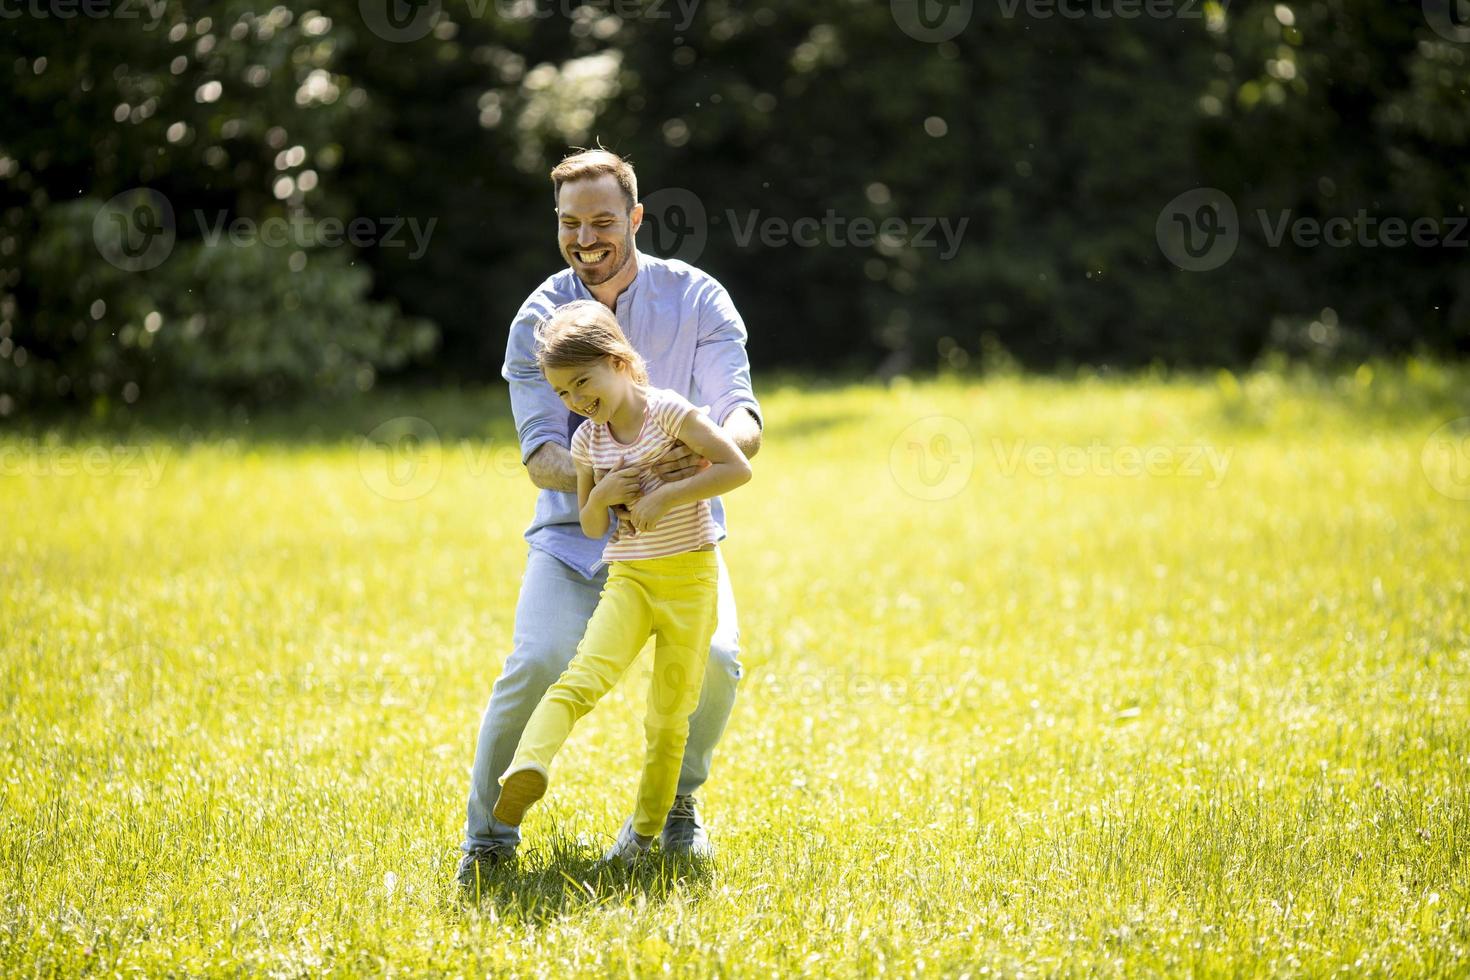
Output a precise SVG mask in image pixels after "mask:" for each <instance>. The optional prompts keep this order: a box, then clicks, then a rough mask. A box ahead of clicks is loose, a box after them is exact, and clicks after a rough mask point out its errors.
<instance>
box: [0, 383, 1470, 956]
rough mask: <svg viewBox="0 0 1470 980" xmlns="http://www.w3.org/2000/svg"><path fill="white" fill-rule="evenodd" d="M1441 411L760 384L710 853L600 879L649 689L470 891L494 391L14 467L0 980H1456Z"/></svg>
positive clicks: (1456, 815)
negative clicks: (734, 661) (1346, 976)
mask: <svg viewBox="0 0 1470 980" xmlns="http://www.w3.org/2000/svg"><path fill="white" fill-rule="evenodd" d="M1467 381H1470V378H1467V376H1466V375H1465V374H1464V373H1463V372H1455V371H1451V370H1449V369H1446V368H1443V367H1437V366H1434V365H1426V364H1422V363H1412V364H1410V365H1409V366H1408V367H1407V368H1402V369H1398V368H1392V369H1388V368H1382V367H1380V368H1378V369H1377V371H1376V374H1375V372H1374V371H1372V370H1369V371H1368V372H1367V374H1366V376H1365V375H1364V373H1363V372H1362V371H1360V372H1358V373H1357V374H1348V375H1346V376H1344V377H1342V378H1336V377H1320V376H1315V375H1308V374H1286V373H1276V372H1258V373H1255V374H1251V375H1247V376H1243V377H1236V376H1233V375H1228V374H1221V375H1220V376H1218V377H1217V376H1210V377H1205V378H1200V379H1194V380H1175V381H1166V380H1155V381H1141V380H1138V379H1131V380H1128V381H1108V380H1102V379H1080V380H1077V381H1072V382H1061V381H1055V380H1030V379H1016V378H997V379H994V380H992V381H986V382H976V381H959V380H947V381H935V382H927V383H919V384H910V383H906V382H905V383H899V384H897V385H894V386H892V387H888V388H878V387H871V386H841V385H837V386H832V385H828V386H818V387H813V388H811V389H809V390H808V389H804V388H803V387H802V386H801V383H800V382H799V381H798V380H796V379H792V380H790V381H779V382H776V383H775V384H773V385H772V386H771V387H769V388H767V389H764V390H763V391H762V400H763V405H764V408H765V411H766V415H767V419H768V429H767V434H766V442H765V448H764V449H763V450H762V452H761V454H760V455H759V457H758V458H757V459H756V461H755V467H756V478H755V480H754V482H752V483H751V484H750V486H749V487H747V488H744V489H742V490H740V491H739V492H737V493H736V494H733V495H731V497H730V498H729V500H728V501H727V505H728V509H729V512H730V520H731V524H732V537H731V539H730V540H729V541H728V542H727V544H726V555H727V558H728V560H729V564H730V567H731V572H732V575H733V577H734V581H735V587H736V593H737V596H738V598H739V602H740V615H741V630H742V635H743V643H744V647H745V653H744V662H745V666H746V677H745V680H744V682H743V687H742V695H741V699H740V701H739V703H738V704H737V707H736V711H735V715H734V717H733V719H732V721H731V725H730V728H729V731H728V732H727V734H726V736H725V739H724V741H723V742H722V743H721V746H720V750H719V753H718V755H717V758H716V767H715V771H714V776H713V779H712V781H711V783H710V784H709V786H708V787H706V790H705V792H704V793H703V794H702V797H703V803H704V808H705V811H706V813H707V816H708V819H709V821H710V823H711V826H712V831H713V834H714V838H715V842H716V845H717V847H718V848H719V855H718V859H717V861H716V862H715V864H714V865H713V866H712V867H687V866H685V867H681V866H676V865H668V866H665V865H662V864H658V863H655V864H652V865H650V866H649V867H647V868H644V869H642V870H641V871H639V872H637V873H636V874H634V875H632V876H631V877H630V876H627V875H604V876H599V875H598V874H597V873H595V872H594V871H593V870H592V861H593V860H594V859H595V858H596V857H597V855H598V853H599V852H600V847H601V846H602V845H603V844H604V843H605V842H606V841H607V840H608V839H609V838H610V836H611V835H612V834H613V833H614V832H615V831H616V829H617V827H618V825H619V823H620V822H621V820H622V818H623V817H624V816H625V815H626V814H627V813H628V812H629V807H630V806H631V801H632V798H633V795H634V789H635V785H636V780H637V776H638V765H639V760H640V759H641V754H642V733H641V725H640V723H639V719H640V718H641V702H642V697H643V688H644V683H645V679H646V671H647V660H646V659H645V660H643V661H640V662H639V664H638V665H637V666H635V668H634V670H633V671H632V672H630V675H629V679H628V680H627V681H625V683H623V684H621V685H619V687H618V688H617V689H616V690H615V691H614V693H613V695H611V696H610V698H609V700H608V703H607V704H606V705H605V707H603V708H601V709H599V710H598V711H596V712H594V713H593V714H592V715H590V716H589V717H588V718H587V720H586V721H585V722H584V723H583V724H582V725H581V726H580V727H579V728H578V731H577V733H576V734H575V735H574V736H573V739H572V741H571V742H570V743H569V744H568V747H567V750H566V752H565V753H564V755H563V756H562V757H561V758H560V759H559V760H558V769H557V773H556V778H555V779H554V781H553V784H552V790H551V793H550V795H549V796H548V797H547V800H546V802H545V804H543V805H542V806H541V807H539V808H538V809H537V810H536V811H533V813H532V815H531V817H530V818H529V819H528V821H527V825H526V828H525V829H526V832H527V841H526V846H525V847H523V848H522V852H523V856H522V861H521V863H520V866H519V867H518V868H516V869H514V870H510V871H505V872H499V871H498V872H496V874H495V875H494V876H493V877H492V880H490V881H488V882H486V888H485V893H486V897H485V898H484V900H483V901H482V902H480V903H478V904H475V903H469V904H465V903H463V902H461V901H460V900H459V899H458V898H457V896H456V893H455V890H454V889H453V887H452V885H451V877H452V874H453V868H454V861H455V858H456V856H457V852H456V848H457V845H458V843H459V839H460V837H459V835H460V830H461V826H462V822H463V807H464V798H465V790H466V774H467V770H468V767H469V765H470V761H471V754H472V751H473V739H474V734H475V732H476V730H477V728H478V724H479V718H480V711H481V709H482V708H483V706H484V703H485V701H486V699H487V698H488V696H489V693H490V686H491V684H492V683H493V681H494V679H495V677H496V675H497V673H498V670H499V667H500V664H501V662H502V660H503V658H504V656H505V655H506V653H507V651H508V649H509V640H510V632H511V625H512V623H511V617H512V612H513V609H514V603H515V597H516V590H517V586H518V580H519V576H520V571H521V568H522V565H523V562H524V558H525V547H524V542H523V540H522V539H521V532H522V530H523V528H524V525H525V523H526V521H527V520H528V518H529V516H530V512H531V506H532V498H533V491H532V488H531V486H530V484H529V483H528V482H527V481H526V480H525V478H524V476H523V474H522V472H521V470H520V467H519V464H518V462H517V457H516V455H515V451H514V446H513V444H512V443H511V442H510V436H511V431H510V428H509V425H508V420H507V416H508V412H507V409H506V406H505V402H504V398H503V395H502V394H501V393H500V392H498V391H494V390H492V391H488V392H468V393H459V394H437V395H428V394H426V395H423V396H416V395H413V394H403V393H399V394H388V395H384V396H378V397H374V398H369V399H364V400H362V401H360V402H355V403H352V404H350V405H344V406H338V407H337V408H336V409H334V410H333V411H330V412H325V413H322V414H320V415H317V414H313V413H311V412H309V411H307V410H295V411H286V412H280V413H276V414H274V415H268V416H263V417H261V418H257V419H254V420H251V421H250V422H249V423H248V424H247V423H245V422H244V421H243V420H242V419H240V418H235V419H230V418H228V417H225V418H223V419H221V420H219V421H217V422H210V421H208V420H199V419H193V420H191V421H190V426H189V427H188V428H183V429H182V430H181V427H180V424H179V423H177V422H174V423H173V424H166V423H164V422H160V421H157V420H146V422H145V421H136V422H132V423H128V424H126V425H121V426H116V427H113V428H110V429H105V428H96V427H94V428H92V429H87V428H85V427H83V428H78V429H74V430H68V431H56V432H46V431H32V432H30V433H29V434H21V433H12V434H9V435H4V436H0V500H3V502H4V514H5V521H6V531H7V533H6V544H5V547H4V549H3V551H0V699H3V702H4V709H5V710H4V715H3V719H0V746H3V749H4V754H5V756H6V758H7V759H8V760H11V761H10V764H9V765H8V766H7V767H6V768H7V774H6V775H5V777H4V780H3V782H0V963H3V964H5V972H6V973H7V974H11V973H24V974H43V973H45V974H49V973H51V972H53V971H57V972H63V973H68V974H70V973H76V972H97V973H112V972H128V971H143V972H146V973H148V974H155V975H156V974H159V973H162V972H166V971H178V972H187V973H217V972H227V971H228V972H234V971H236V970H238V969H245V970H252V971H256V970H258V971H270V972H278V973H283V974H299V973H316V972H319V971H327V972H339V973H359V972H367V971H372V972H381V971H383V970H385V969H389V968H391V969H394V970H396V971H404V972H410V973H440V972H446V971H447V972H451V973H456V974H459V973H464V974H471V973H483V972H487V971H493V972H496V973H500V972H506V971H510V972H515V973H520V974H527V975H541V976H555V977H559V976H564V975H567V974H569V973H609V974H612V973H616V974H620V975H625V974H627V973H629V972H630V971H632V972H636V973H640V974H646V973H657V972H660V971H662V970H663V969H664V968H665V967H667V968H669V969H672V970H675V971H679V972H684V971H687V972H691V973H697V974H707V973H712V972H719V973H725V974H740V975H748V976H765V975H768V974H770V973H772V972H774V971H779V972H781V973H783V974H806V975H812V976H822V975H829V974H833V973H838V974H852V973H863V974H872V973H878V972H894V973H900V974H908V973H916V972H921V971H922V972H931V973H944V974H961V973H965V972H969V973H972V974H975V973H979V972H981V971H983V970H985V969H987V968H988V969H990V970H992V971H995V970H998V971H1002V972H1006V973H1015V972H1020V973H1054V972H1101V973H1110V974H1119V975H1121V974H1130V975H1136V974H1138V973H1149V972H1157V971H1166V970H1167V971H1185V970H1189V971H1197V972H1202V973H1207V974H1232V975H1237V974H1246V975H1252V974H1263V973H1277V972H1287V973H1296V972H1300V973H1309V974H1323V973H1329V972H1332V971H1334V970H1339V969H1345V970H1348V971H1351V972H1353V973H1358V972H1383V973H1394V974H1424V973H1438V974H1461V975H1462V974H1463V973H1464V971H1465V970H1466V968H1467V962H1470V953H1467V944H1470V911H1467V910H1470V903H1467V895H1466V885H1465V880H1466V876H1465V869H1464V858H1465V852H1466V846H1467V839H1470V798H1467V796H1470V794H1467V767H1470V711H1467V700H1470V593H1467V584H1466V569H1467V568H1470V431H1467V429H1466V428H1464V427H1463V426H1464V423H1463V422H1457V421H1456V420H1464V419H1465V417H1466V416H1470V384H1467ZM369 433H371V434H372V438H371V439H367V440H364V438H363V436H364V435H367V434H369Z"/></svg>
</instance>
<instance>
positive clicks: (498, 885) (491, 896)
mask: <svg viewBox="0 0 1470 980" xmlns="http://www.w3.org/2000/svg"><path fill="white" fill-rule="evenodd" d="M599 856H600V855H599V853H598V852H596V851H593V850H589V849H588V848H587V847H586V846H583V845H578V844H576V843H575V842H573V841H571V840H569V839H565V838H561V839H556V840H553V841H552V842H550V844H549V845H548V846H545V847H543V848H541V849H540V850H539V851H537V852H536V853H533V854H529V855H526V856H525V857H522V858H521V859H520V860H518V861H516V862H513V863H511V864H508V865H499V866H497V867H494V868H491V869H489V871H488V873H487V874H485V875H484V877H482V878H481V879H480V882H479V885H478V888H476V889H475V890H474V891H469V890H464V891H458V894H457V908H458V909H459V910H460V911H462V912H464V911H479V912H488V911H490V910H492V909H493V910H494V912H495V913H496V914H497V915H498V916H499V917H500V918H502V919H512V920H520V921H524V922H528V923H533V924H537V925H546V924H549V923H551V922H553V921H555V920H557V919H560V918H562V917H564V916H567V915H571V914H575V913H577V912H582V911H589V910H592V909H596V908H604V907H611V906H617V905H628V904H638V903H639V899H640V898H642V899H643V900H644V901H646V902H648V903H657V902H664V901H668V900H669V899H671V898H674V897H675V896H678V897H679V899H680V900H681V901H684V902H688V901H691V900H692V901H697V900H698V899H699V898H701V897H702V896H703V895H704V894H705V892H707V891H708V890H709V888H710V886H711V884H712V883H713V881H714V877H715V866H714V861H713V860H711V859H707V858H693V857H685V856H675V855H670V854H664V853H663V852H661V851H660V850H659V848H658V846H657V845H655V846H654V849H653V852H652V853H651V854H649V855H648V856H647V857H645V858H644V859H643V860H642V861H640V862H639V863H638V864H636V865H635V866H633V867H632V868H622V867H607V866H603V865H600V864H599V860H598V858H599Z"/></svg>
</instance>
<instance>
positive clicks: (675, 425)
mask: <svg viewBox="0 0 1470 980" xmlns="http://www.w3.org/2000/svg"><path fill="white" fill-rule="evenodd" d="M653 399H654V401H653V405H652V406H650V407H651V409H652V412H653V420H654V421H655V422H657V423H658V427H659V428H660V429H663V430H664V434H665V435H667V436H668V437H669V438H670V439H677V438H679V426H681V425H683V424H684V417H685V416H686V415H688V414H689V413H690V412H695V411H699V409H697V408H696V407H695V406H694V404H693V403H692V402H690V401H689V399H687V398H685V397H684V396H683V395H681V394H679V393H678V392H677V391H672V390H670V389H667V388H663V389H659V390H657V391H656V392H655V393H654V395H653Z"/></svg>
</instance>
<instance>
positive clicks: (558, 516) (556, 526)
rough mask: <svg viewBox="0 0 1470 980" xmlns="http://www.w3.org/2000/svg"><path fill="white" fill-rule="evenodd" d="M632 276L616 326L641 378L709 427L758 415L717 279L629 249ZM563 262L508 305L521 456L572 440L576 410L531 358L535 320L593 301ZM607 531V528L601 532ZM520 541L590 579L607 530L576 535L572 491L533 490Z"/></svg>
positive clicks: (509, 360) (739, 326) (736, 320)
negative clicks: (633, 257)
mask: <svg viewBox="0 0 1470 980" xmlns="http://www.w3.org/2000/svg"><path fill="white" fill-rule="evenodd" d="M637 262H638V275H637V276H636V277H635V278H634V279H633V282H632V283H631V284H630V285H629V286H628V288H627V289H625V290H623V293H622V295H620V296H619V297H618V302H617V309H616V310H615V311H614V312H615V313H616V314H617V318H618V325H619V326H620V327H622V329H623V333H624V334H625V335H626V336H627V338H628V340H629V341H631V342H632V344H633V347H634V349H636V350H637V351H638V353H639V354H642V355H643V360H644V361H645V362H646V363H647V365H648V381H649V384H651V385H653V386H654V387H656V388H672V389H673V390H674V391H677V392H678V393H679V394H681V395H683V396H684V397H685V398H687V399H689V400H690V401H691V402H693V403H694V404H695V405H698V406H700V407H701V408H705V409H707V410H708V412H709V417H710V418H711V419H712V420H713V421H714V422H715V424H717V425H723V424H724V423H725V420H726V419H728V418H729V417H730V416H731V415H732V414H733V413H735V412H736V411H738V410H740V409H742V408H746V409H749V410H750V411H751V413H752V414H754V415H755V417H756V420H757V421H759V420H760V418H761V415H760V405H759V404H758V403H757V402H756V400H755V393H754V392H753V391H752V390H751V386H750V360H749V358H748V357H747V356H746V353H745V339H746V332H745V323H744V321H742V320H741V319H740V314H739V313H738V312H736V310H735V304H734V303H733V302H731V300H730V294H729V293H727V292H726V291H725V287H724V286H721V285H720V284H719V283H718V282H716V281H715V279H714V277H712V276H709V275H706V274H705V273H703V272H701V271H700V270H698V269H696V268H694V267H693V266H691V265H688V264H687V263H684V262H680V261H677V260H675V259H660V258H657V257H656V256H652V255H647V254H644V253H643V252H638V253H637ZM594 298H595V297H593V295H592V292H591V291H590V290H589V289H588V288H587V286H586V285H585V284H584V283H583V282H582V280H581V279H579V278H577V274H576V273H575V272H573V271H572V270H571V269H569V268H568V269H563V270H561V271H560V272H558V273H556V274H555V275H553V276H551V277H550V278H549V279H547V280H546V281H545V282H543V283H542V284H541V285H540V286H539V287H538V288H537V289H536V291H535V292H534V293H532V294H531V295H530V296H529V297H528V298H527V299H526V302H525V303H523V304H522V305H521V308H520V311H519V312H518V313H516V318H515V321H514V322H513V323H512V324H511V327H510V338H509V340H508V341H507V343H506V347H505V367H504V368H503V369H502V370H501V372H500V373H501V376H502V377H504V378H505V380H506V381H507V382H509V383H510V407H511V412H512V413H513V414H514V415H515V420H516V433H517V435H518V436H519V438H520V441H521V462H522V463H524V462H525V461H526V460H528V459H530V458H531V454H532V453H534V452H535V451H536V450H537V449H539V448H540V447H541V446H542V444H544V443H548V442H555V443H556V444H557V445H558V446H561V447H562V448H564V449H565V448H567V447H568V446H570V445H571V440H572V433H573V432H575V431H577V426H579V425H581V424H582V416H580V415H578V414H576V413H575V412H573V411H571V410H569V409H568V408H567V407H566V406H565V405H564V404H562V400H561V399H560V398H558V397H557V395H556V392H555V391H553V390H552V388H551V385H549V384H547V382H546V379H545V378H544V377H542V375H541V369H540V368H538V367H537V366H536V336H535V331H536V324H537V323H539V322H540V321H541V320H544V319H546V318H547V317H549V316H551V313H552V311H553V310H555V309H556V308H557V307H558V306H560V305H562V304H563V303H570V302H572V301H573V300H579V299H594ZM710 511H711V513H712V514H713V516H714V519H715V523H716V524H717V525H718V526H719V529H720V531H719V534H720V537H721V538H722V539H723V538H724V537H725V533H726V532H725V509H724V507H723V506H722V505H721V503H720V499H719V498H718V497H716V498H715V499H714V500H712V501H711V502H710ZM611 534H612V530H611V528H610V529H609V530H608V535H611ZM526 540H527V541H529V542H530V543H531V546H532V547H534V548H540V549H541V550H543V551H545V552H547V553H548V554H550V555H552V556H553V557H555V558H557V559H558V560H560V561H562V562H563V563H565V564H566V565H568V566H569V567H571V568H572V569H574V570H576V571H577V572H579V573H580V574H582V575H584V576H586V577H588V578H591V577H592V576H593V575H594V574H595V573H596V571H597V569H598V566H599V565H601V564H602V549H603V546H604V545H605V544H606V541H607V538H606V537H602V538H589V537H587V536H586V535H585V534H583V533H582V525H581V522H580V520H579V519H578V516H577V495H576V494H575V493H562V492H560V491H556V490H542V491H541V492H540V495H539V496H538V497H537V499H536V516H535V517H534V518H533V519H532V520H531V526H530V527H529V528H527V529H526Z"/></svg>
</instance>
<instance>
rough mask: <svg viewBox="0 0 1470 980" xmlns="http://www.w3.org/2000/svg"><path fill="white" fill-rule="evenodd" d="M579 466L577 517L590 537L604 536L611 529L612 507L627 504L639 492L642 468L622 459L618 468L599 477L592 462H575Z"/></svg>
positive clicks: (583, 531)
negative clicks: (639, 468)
mask: <svg viewBox="0 0 1470 980" xmlns="http://www.w3.org/2000/svg"><path fill="white" fill-rule="evenodd" d="M575 465H576V467H577V517H578V519H579V520H580V521H581V522H582V533H583V534H585V535H587V537H589V538H600V537H602V536H603V535H604V534H606V533H607V528H608V525H609V524H610V523H611V518H610V517H609V516H608V513H607V510H608V508H609V507H612V506H615V505H617V504H627V503H628V502H629V501H631V500H632V499H633V498H634V496H636V495H637V493H638V471H637V470H636V469H633V468H632V467H626V468H625V467H624V466H623V461H622V460H621V459H620V460H618V465H617V468H616V469H614V470H612V471H611V472H610V473H607V474H605V475H604V476H603V478H602V479H601V480H599V479H597V478H596V476H595V475H594V474H593V472H592V468H591V467H590V466H586V465H584V464H582V463H580V462H579V463H575Z"/></svg>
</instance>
